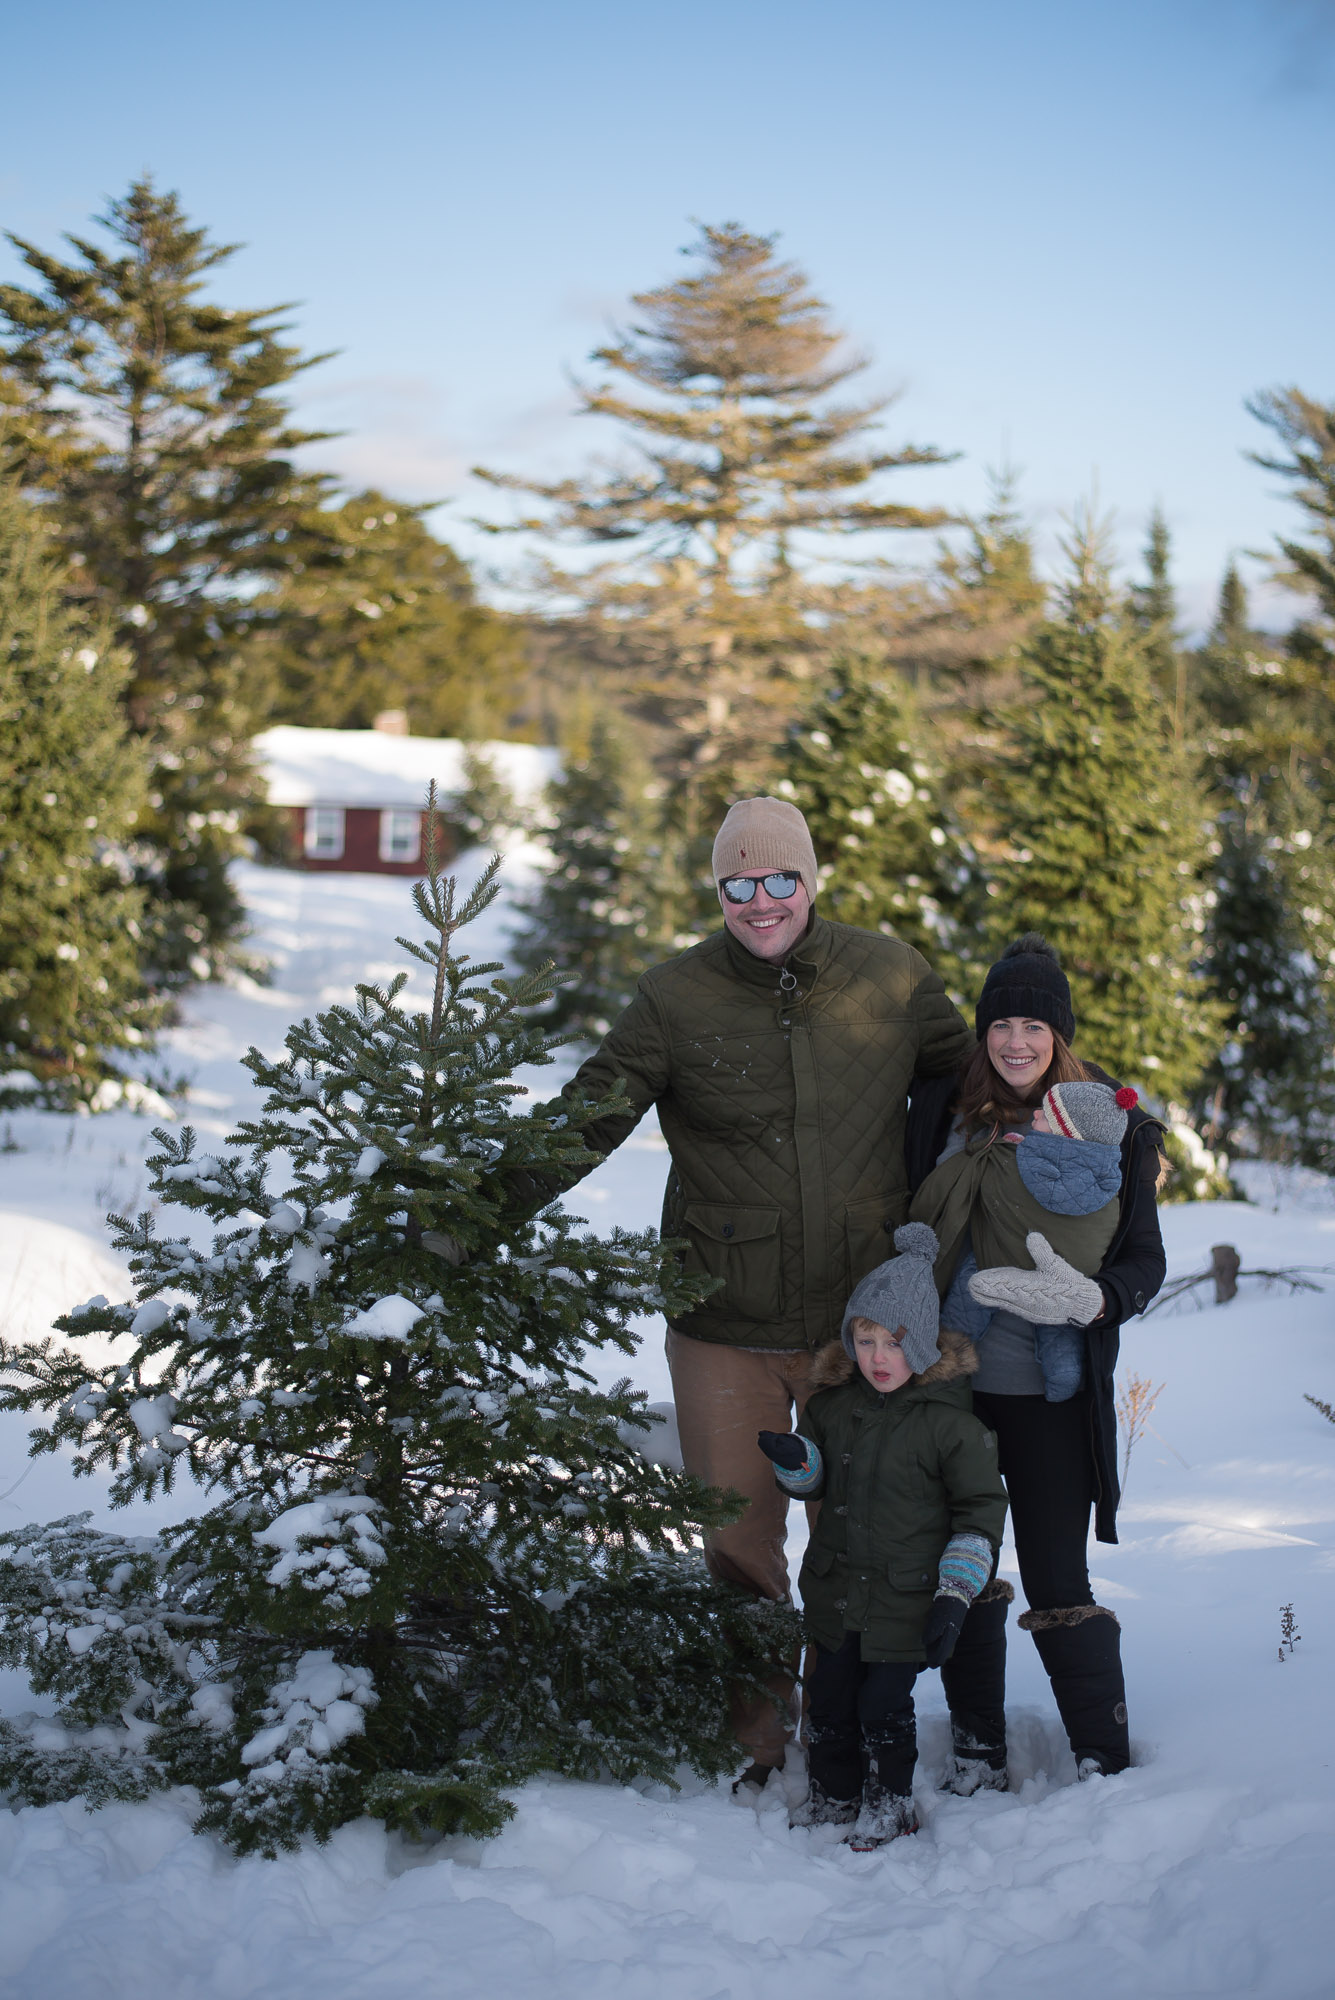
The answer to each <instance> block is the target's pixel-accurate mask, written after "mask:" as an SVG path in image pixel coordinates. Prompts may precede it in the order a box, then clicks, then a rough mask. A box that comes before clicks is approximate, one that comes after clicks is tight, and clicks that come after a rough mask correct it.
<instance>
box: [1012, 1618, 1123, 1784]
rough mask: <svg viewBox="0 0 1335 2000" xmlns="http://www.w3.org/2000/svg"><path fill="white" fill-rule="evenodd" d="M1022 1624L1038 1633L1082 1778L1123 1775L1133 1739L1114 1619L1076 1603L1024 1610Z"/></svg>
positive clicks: (1038, 1643) (1036, 1638)
mask: <svg viewBox="0 0 1335 2000" xmlns="http://www.w3.org/2000/svg"><path fill="white" fill-rule="evenodd" d="M1020 1624H1021V1626H1022V1627H1023V1629H1024V1630H1025V1631H1026V1632H1032V1633H1033V1635H1034V1644H1035V1645H1036V1646H1037V1647H1038V1654H1039V1658H1040V1659H1041V1660H1042V1662H1043V1665H1044V1668H1045V1669H1046V1672H1047V1676H1048V1679H1049V1680H1050V1681H1051V1682H1052V1692H1053V1694H1054V1695H1055V1696H1056V1700H1057V1709H1058V1712H1059V1713H1060V1715H1061V1719H1062V1723H1063V1726H1064V1727H1065V1730H1066V1735H1067V1739H1068V1741H1069V1743H1070V1745H1071V1751H1072V1754H1073V1755H1074V1757H1075V1761H1076V1765H1077V1768H1078V1770H1079V1773H1080V1776H1081V1777H1082V1778H1094V1777H1104V1778H1110V1777H1112V1776H1113V1775H1114V1774H1115V1773H1116V1772H1118V1771H1125V1770H1126V1769H1127V1768H1128V1766H1129V1765H1130V1762H1131V1739H1130V1736H1129V1734H1128V1731H1127V1722H1126V1683H1125V1681H1124V1680H1123V1678H1122V1644H1121V1630H1122V1628H1121V1626H1120V1625H1119V1624H1118V1622H1117V1618H1116V1615H1115V1614H1114V1613H1113V1612H1111V1611H1109V1610H1108V1608H1107V1606H1106V1605H1103V1604H1072V1605H1066V1606H1064V1607H1062V1608H1060V1609H1058V1610H1055V1611H1026V1612H1025V1613H1024V1615H1023V1616H1022V1618H1021V1619H1020Z"/></svg>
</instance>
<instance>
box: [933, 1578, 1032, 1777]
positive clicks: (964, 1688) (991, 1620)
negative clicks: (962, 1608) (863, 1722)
mask: <svg viewBox="0 0 1335 2000" xmlns="http://www.w3.org/2000/svg"><path fill="white" fill-rule="evenodd" d="M1014 1596H1015V1591H1014V1589H1013V1588H1012V1586H1011V1585H1010V1584H1009V1583H1006V1582H1005V1581H1004V1580H1003V1579H1002V1578H1001V1577H994V1578H993V1580H992V1582H991V1583H989V1584H987V1585H986V1586H985V1588H984V1589H982V1590H980V1591H979V1593H978V1595H977V1597H975V1599H974V1601H973V1603H972V1604H971V1605H970V1606H969V1615H968V1617H967V1618H966V1619H965V1621H964V1626H963V1629H962V1631H961V1632H960V1636H959V1641H958V1644H957V1645H956V1647H955V1651H954V1653H953V1654H952V1655H951V1657H950V1658H949V1659H948V1660H947V1661H946V1664H945V1665H944V1666H943V1667H942V1669H941V1686H942V1689H943V1690H944V1692H945V1697H946V1701H947V1703H948V1704H949V1707H950V1740H951V1756H950V1761H949V1763H948V1765H947V1767H946V1775H945V1777H944V1778H943V1780H942V1782H941V1789H942V1791H943V1792H953V1793H954V1795H955V1797H956V1798H961V1799H967V1798H969V1797H971V1796H972V1795H973V1793H974V1792H1004V1791H1005V1790H1006V1786H1007V1782H1008V1781H1007V1777H1006V1613H1007V1611H1008V1609H1009V1607H1010V1604H1011V1601H1012V1600H1013V1598H1014Z"/></svg>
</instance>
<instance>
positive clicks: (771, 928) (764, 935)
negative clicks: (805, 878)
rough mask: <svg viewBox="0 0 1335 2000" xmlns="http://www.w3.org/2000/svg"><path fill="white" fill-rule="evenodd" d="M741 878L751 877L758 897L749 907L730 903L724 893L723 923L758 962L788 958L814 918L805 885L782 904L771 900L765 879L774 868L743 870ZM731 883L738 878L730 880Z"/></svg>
mask: <svg viewBox="0 0 1335 2000" xmlns="http://www.w3.org/2000/svg"><path fill="white" fill-rule="evenodd" d="M738 873H739V874H743V875H749V876H750V878H751V880H752V881H753V882H754V883H755V885H756V893H755V895H754V896H753V897H752V899H751V901H750V902H749V903H730V902H729V901H728V899H727V897H726V896H725V895H724V894H723V892H722V890H720V891H719V903H720V905H721V907H722V910H723V921H724V923H725V924H726V925H727V927H728V929H729V930H730V931H731V932H732V934H733V936H734V937H735V938H736V939H737V941H738V943H739V944H744V945H745V946H746V949H747V950H748V951H749V952H753V953H754V954H755V956H756V957H757V958H773V959H778V958H787V956H788V954H789V952H790V951H791V950H792V948H793V946H794V945H795V944H797V942H798V941H799V939H800V938H801V937H802V934H803V932H804V931H805V930H806V927H807V919H808V918H809V917H810V915H811V898H810V896H808V894H807V891H806V884H805V883H804V882H802V881H799V882H798V885H797V887H796V889H795V890H794V891H793V893H792V895H791V896H787V897H784V898H783V899H782V900H780V899H779V898H777V897H775V896H771V895H770V893H769V891H768V890H767V889H766V887H765V877H766V875H773V874H774V873H775V870H774V869H772V868H756V869H754V870H753V869H749V868H743V869H739V870H738ZM728 879H729V880H730V881H731V880H734V879H735V878H734V877H732V876H730V877H729V878H728Z"/></svg>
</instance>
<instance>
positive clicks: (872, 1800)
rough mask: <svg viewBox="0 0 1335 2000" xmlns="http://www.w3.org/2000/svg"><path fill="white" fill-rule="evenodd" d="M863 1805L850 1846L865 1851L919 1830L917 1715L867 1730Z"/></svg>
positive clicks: (864, 1756) (864, 1751)
mask: <svg viewBox="0 0 1335 2000" xmlns="http://www.w3.org/2000/svg"><path fill="white" fill-rule="evenodd" d="M862 1752H863V1759H864V1764H863V1773H864V1775H863V1779H862V1807H861V1810H860V1812H859V1813H858V1815H857V1824H856V1826H855V1827H854V1828H853V1831H852V1833H850V1834H849V1836H848V1844H849V1846H850V1847H853V1848H856V1849H857V1850H858V1852H859V1853H865V1852H866V1851H867V1850H868V1849H869V1848H872V1847H884V1845H885V1843H886V1841H887V1840H898V1838H899V1836H900V1835H901V1834H902V1833H916V1832H917V1831H918V1815H917V1813H916V1812H915V1810H914V1806H913V1772H914V1769H915V1767H916V1765H917V1762H918V1735H917V1729H916V1727H915V1725H914V1722H913V1719H912V1717H911V1716H910V1717H909V1719H908V1721H907V1722H906V1723H905V1722H904V1721H898V1722H891V1723H887V1724H886V1725H884V1726H882V1727H881V1728H879V1729H877V1730H876V1731H875V1732H874V1733H873V1732H872V1731H867V1732H865V1733H864V1735H863V1739H862Z"/></svg>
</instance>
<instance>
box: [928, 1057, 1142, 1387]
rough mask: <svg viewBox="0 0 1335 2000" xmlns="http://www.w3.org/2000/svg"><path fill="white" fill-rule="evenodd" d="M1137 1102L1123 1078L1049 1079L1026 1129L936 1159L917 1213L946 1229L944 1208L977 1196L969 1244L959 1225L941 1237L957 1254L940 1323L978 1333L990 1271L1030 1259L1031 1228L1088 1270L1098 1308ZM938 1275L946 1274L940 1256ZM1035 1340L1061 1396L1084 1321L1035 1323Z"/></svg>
mask: <svg viewBox="0 0 1335 2000" xmlns="http://www.w3.org/2000/svg"><path fill="white" fill-rule="evenodd" d="M1135 1102H1136V1092H1135V1091H1134V1090H1131V1089H1129V1088H1124V1089H1122V1090H1118V1091H1114V1090H1112V1089H1111V1088H1110V1087H1109V1086H1108V1085H1107V1084H1104V1083H1092V1082H1088V1083H1087V1082H1077V1083H1059V1084H1054V1085H1053V1086H1052V1088H1051V1090H1049V1091H1048V1092H1047V1093H1046V1095H1045V1096H1044V1098H1043V1101H1042V1103H1041V1104H1040V1105H1039V1107H1038V1109H1037V1110H1036V1111H1035V1112H1034V1116H1033V1129H1032V1131H1030V1132H1027V1133H1024V1132H1011V1133H1007V1134H1005V1135H1004V1137H1003V1138H998V1139H997V1140H996V1143H993V1140H992V1139H989V1140H988V1141H987V1142H985V1144H984V1145H983V1146H982V1147H978V1146H976V1145H975V1146H973V1147H968V1146H966V1147H965V1149H964V1151H963V1152H961V1153H957V1154H954V1155H952V1156H951V1157H950V1158H949V1159H946V1160H943V1161H942V1162H941V1163H940V1165H939V1166H937V1167H935V1168H934V1169H933V1171H932V1172H931V1173H930V1174H929V1175H928V1177H927V1179H926V1180H925V1181H924V1182H923V1185H922V1187H921V1188H920V1189H919V1190H918V1194H917V1197H916V1198H915V1200H914V1204H913V1213H914V1215H915V1216H917V1217H921V1218H922V1219H923V1220H924V1221H927V1222H930V1223H932V1224H933V1225H934V1226H936V1227H937V1228H938V1229H940V1230H941V1231H942V1234H943V1235H946V1234H947V1233H948V1232H947V1231H946V1229H945V1227H944V1223H943V1218H944V1217H945V1216H946V1215H947V1214H950V1213H952V1212H953V1213H954V1215H955V1217H956V1219H957V1220H958V1219H959V1215H960V1210H961V1204H962V1202H963V1201H966V1200H967V1201H968V1202H969V1203H971V1204H977V1206H976V1207H975V1208H974V1213H973V1216H972V1226H971V1228H970V1230H969V1235H970V1238H971V1240H970V1242H969V1243H968V1245H967V1247H963V1249H962V1254H961V1248H962V1246H963V1242H964V1238H963V1233H962V1231H960V1230H957V1231H956V1233H955V1237H954V1241H953V1242H952V1243H950V1244H948V1246H947V1255H948V1256H950V1257H952V1258H953V1259H954V1260H955V1262H954V1269H953V1272H950V1274H949V1285H948V1289H947V1291H946V1295H945V1300H944V1302H943V1305H942V1308H941V1323H942V1325H943V1326H949V1327H954V1328H957V1329H958V1330H959V1331H960V1332H961V1333H965V1334H967V1335H968V1336H969V1338H970V1339H971V1340H974V1341H981V1340H982V1339H983V1338H984V1337H985V1335H986V1333H987V1331H988V1328H989V1327H990V1325H991V1324H992V1319H993V1315H994V1310H995V1308H996V1307H997V1306H998V1305H999V1304H1000V1303H1001V1301H1000V1299H999V1298H998V1297H996V1296H991V1297H989V1282H988V1273H989V1271H990V1270H993V1269H996V1268H998V1267H1004V1266H1013V1265H1022V1264H1024V1263H1025V1262H1026V1261H1028V1262H1029V1263H1032V1262H1033V1261H1034V1259H1033V1249H1032V1246H1031V1245H1030V1243H1029V1237H1030V1236H1031V1234H1033V1232H1034V1231H1035V1229H1036V1228H1037V1229H1040V1230H1041V1235H1042V1239H1043V1242H1044V1243H1045V1244H1046V1245H1047V1246H1048V1247H1049V1248H1051V1249H1053V1250H1055V1251H1056V1252H1057V1254H1058V1255H1059V1256H1061V1257H1064V1258H1065V1259H1066V1260H1067V1262H1068V1263H1071V1264H1073V1265H1074V1266H1075V1267H1076V1269H1077V1270H1078V1271H1081V1272H1083V1273H1084V1275H1085V1276H1086V1277H1087V1278H1088V1279H1089V1281H1090V1285H1089V1305H1090V1318H1094V1317H1095V1316H1096V1315H1097V1313H1098V1312H1099V1310H1100V1309H1101V1307H1102V1302H1103V1301H1102V1294H1101V1293H1100V1291H1099V1288H1098V1286H1097V1285H1096V1284H1095V1283H1094V1273H1095V1272H1096V1271H1097V1270H1098V1268H1099V1265H1100V1264H1101V1263H1102V1261H1103V1257H1104V1253H1105V1252H1106V1250H1107V1248H1108V1245H1109V1244H1110V1243H1111V1242H1112V1239H1113V1236H1114V1234H1115V1233H1116V1229H1117V1222H1118V1216H1119V1213H1120V1202H1119V1196H1120V1193H1121V1185H1122V1159H1121V1143H1122V1138H1123V1135H1124V1134H1125V1132H1126V1114H1127V1111H1128V1110H1129V1109H1130V1108H1131V1106H1132V1105H1133V1104H1135ZM1025 1196H1028V1197H1029V1200H1028V1201H1027V1202H1026V1201H1025V1199H1024V1197H1025ZM1035 1205H1036V1207H1035ZM1037 1210H1041V1211H1043V1213H1042V1214H1041V1215H1040V1214H1039V1213H1037ZM1049 1218H1063V1219H1062V1220H1050V1219H1049ZM1022 1249H1023V1250H1024V1251H1025V1252H1026V1253H1027V1256H1025V1255H1021V1250H1022ZM947 1269H949V1267H948V1266H947ZM937 1277H938V1281H940V1280H941V1279H942V1277H943V1270H942V1264H941V1263H938V1266H937ZM1007 1302H1008V1303H1010V1299H1009V1297H1008V1301H1007ZM1017 1309H1018V1308H1017ZM1034 1349H1035V1353H1036V1356H1037V1359H1038V1365H1039V1367H1040V1369H1041V1370H1042V1373H1043V1394H1044V1396H1045V1398H1046V1400H1047V1401H1048V1402H1049V1403H1064V1402H1067V1401H1068V1400H1069V1399H1070V1398H1071V1397H1072V1396H1073V1395H1074V1394H1075V1393H1076V1391H1077V1389H1078V1388H1079V1387H1080V1384H1081V1381H1082V1379H1083V1375H1084V1359H1085V1336H1084V1329H1083V1327H1077V1326H1044V1325H1037V1326H1035V1328H1034Z"/></svg>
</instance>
